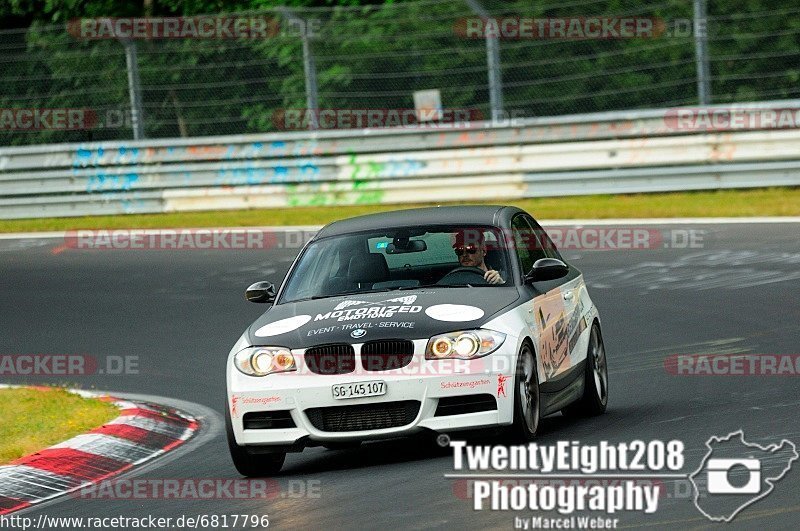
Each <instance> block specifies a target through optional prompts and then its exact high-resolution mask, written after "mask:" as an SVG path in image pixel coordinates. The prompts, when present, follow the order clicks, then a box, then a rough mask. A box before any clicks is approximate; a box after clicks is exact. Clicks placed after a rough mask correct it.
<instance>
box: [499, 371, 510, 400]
mask: <svg viewBox="0 0 800 531" xmlns="http://www.w3.org/2000/svg"><path fill="white" fill-rule="evenodd" d="M509 378H510V376H505V375H504V374H498V375H497V398H500V397H501V396H504V397H507V395H506V380H508V379H509Z"/></svg>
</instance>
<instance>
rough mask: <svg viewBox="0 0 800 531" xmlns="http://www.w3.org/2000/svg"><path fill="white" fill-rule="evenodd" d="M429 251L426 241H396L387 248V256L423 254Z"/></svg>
mask: <svg viewBox="0 0 800 531" xmlns="http://www.w3.org/2000/svg"><path fill="white" fill-rule="evenodd" d="M427 250H428V245H427V244H426V243H425V240H405V241H402V240H400V241H397V240H395V241H394V242H393V243H390V244H388V245H387V246H386V254H405V253H421V252H422V251H427Z"/></svg>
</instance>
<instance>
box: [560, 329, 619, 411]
mask: <svg viewBox="0 0 800 531" xmlns="http://www.w3.org/2000/svg"><path fill="white" fill-rule="evenodd" d="M607 405H608V365H607V364H606V349H605V346H604V345H603V336H602V335H601V334H600V327H599V326H598V325H597V323H595V324H594V325H592V333H591V336H589V348H588V350H587V353H586V373H585V375H584V387H583V396H582V397H581V398H580V399H579V400H578V401H576V402H574V403H572V404H570V405H569V406H567V407H565V408H564V409H562V410H561V412H562V413H563V414H564V415H568V416H583V417H585V416H594V415H600V414H601V413H604V412H605V410H606V406H607Z"/></svg>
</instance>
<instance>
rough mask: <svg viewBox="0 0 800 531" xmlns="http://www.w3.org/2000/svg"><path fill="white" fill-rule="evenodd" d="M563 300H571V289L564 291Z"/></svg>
mask: <svg viewBox="0 0 800 531" xmlns="http://www.w3.org/2000/svg"><path fill="white" fill-rule="evenodd" d="M564 300H565V301H571V300H572V291H565V292H564Z"/></svg>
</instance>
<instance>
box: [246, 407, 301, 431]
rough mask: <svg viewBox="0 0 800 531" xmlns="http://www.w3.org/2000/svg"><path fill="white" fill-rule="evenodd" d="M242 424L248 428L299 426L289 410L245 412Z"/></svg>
mask: <svg viewBox="0 0 800 531" xmlns="http://www.w3.org/2000/svg"><path fill="white" fill-rule="evenodd" d="M242 424H243V426H244V429H246V430H277V429H281V428H296V427H297V425H296V424H295V423H294V420H292V415H291V414H290V413H289V411H251V412H250V413H245V414H244V417H242Z"/></svg>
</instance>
